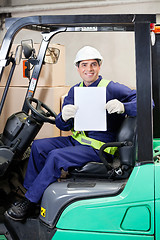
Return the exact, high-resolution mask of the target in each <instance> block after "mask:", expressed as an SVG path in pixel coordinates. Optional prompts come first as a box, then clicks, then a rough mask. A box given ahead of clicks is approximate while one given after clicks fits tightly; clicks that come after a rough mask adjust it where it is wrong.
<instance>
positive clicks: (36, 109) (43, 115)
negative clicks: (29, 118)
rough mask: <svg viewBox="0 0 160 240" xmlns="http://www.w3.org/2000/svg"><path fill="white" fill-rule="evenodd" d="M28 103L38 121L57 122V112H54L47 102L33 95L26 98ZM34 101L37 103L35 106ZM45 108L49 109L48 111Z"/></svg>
mask: <svg viewBox="0 0 160 240" xmlns="http://www.w3.org/2000/svg"><path fill="white" fill-rule="evenodd" d="M26 103H27V105H28V107H29V109H30V110H31V112H32V115H33V116H34V117H35V118H36V119H37V121H41V122H49V123H51V124H55V118H56V116H57V114H56V113H55V112H53V111H52V110H51V109H50V108H49V107H48V106H47V105H46V104H44V103H43V102H41V101H40V100H38V99H36V98H32V97H31V98H26ZM32 103H35V104H36V106H33V104H32ZM45 110H47V112H46V111H45Z"/></svg>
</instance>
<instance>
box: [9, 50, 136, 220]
mask: <svg viewBox="0 0 160 240" xmlns="http://www.w3.org/2000/svg"><path fill="white" fill-rule="evenodd" d="M102 61H103V58H102V56H101V54H100V53H99V51H98V50H97V49H95V48H93V47H91V46H85V47H83V48H81V49H80V50H79V51H78V53H77V55H76V58H75V65H76V67H77V70H78V73H79V74H80V77H81V78H82V80H83V81H82V82H81V83H78V84H76V85H75V86H73V87H72V88H71V89H70V91H69V93H68V95H67V96H66V97H65V99H64V103H63V107H62V112H61V113H59V115H58V116H57V117H56V126H57V127H58V128H59V129H61V130H64V131H68V130H71V129H73V128H74V117H75V114H76V111H77V106H75V105H74V87H78V86H80V87H101V86H103V87H106V104H105V106H104V107H105V108H106V110H107V111H106V114H107V131H87V132H85V133H81V132H74V131H73V135H72V136H68V137H54V138H47V139H38V140H35V141H34V142H33V144H32V148H31V154H30V158H29V162H28V167H27V171H26V176H25V179H24V187H25V188H26V189H27V191H26V194H25V197H24V198H23V199H22V200H20V201H18V202H16V204H13V205H12V206H11V208H10V209H8V210H7V211H6V213H5V214H6V215H7V216H8V217H10V218H12V219H14V220H17V221H18V220H23V219H25V218H26V217H27V216H29V215H30V214H32V211H33V209H34V207H35V205H36V204H37V203H39V201H40V200H41V197H42V195H43V192H44V191H45V189H46V188H47V187H48V185H49V184H51V183H53V182H55V181H57V180H58V179H59V178H60V176H61V170H62V169H63V170H64V171H67V170H68V168H70V167H81V166H83V165H85V164H86V163H88V162H93V161H95V162H101V160H100V158H99V155H98V152H99V148H100V145H102V144H103V143H106V142H113V141H115V140H116V133H117V131H118V129H119V127H120V125H121V123H122V121H123V119H124V118H125V116H126V115H128V116H136V113H137V106H136V91H135V90H131V89H130V88H128V87H127V86H125V85H123V84H119V83H114V82H113V81H108V80H105V79H103V78H102V76H101V75H99V72H100V68H101V64H102ZM84 142H85V144H84ZM114 151H115V149H114V148H113V149H112V148H111V149H109V150H108V153H107V156H108V159H110V160H111V159H112V158H113V156H114Z"/></svg>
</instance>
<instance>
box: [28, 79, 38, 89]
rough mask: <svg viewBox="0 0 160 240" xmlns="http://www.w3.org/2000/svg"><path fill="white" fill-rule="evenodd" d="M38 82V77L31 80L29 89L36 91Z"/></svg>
mask: <svg viewBox="0 0 160 240" xmlns="http://www.w3.org/2000/svg"><path fill="white" fill-rule="evenodd" d="M36 82H37V79H35V78H32V79H31V82H30V85H29V90H30V91H34V89H35V87H36Z"/></svg>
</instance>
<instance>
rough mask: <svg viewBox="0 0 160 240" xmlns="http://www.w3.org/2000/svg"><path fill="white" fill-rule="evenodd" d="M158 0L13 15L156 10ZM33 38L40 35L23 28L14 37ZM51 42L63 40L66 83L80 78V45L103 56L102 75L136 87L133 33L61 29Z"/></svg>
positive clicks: (148, 11)
mask: <svg viewBox="0 0 160 240" xmlns="http://www.w3.org/2000/svg"><path fill="white" fill-rule="evenodd" d="M158 12H160V2H159V1H158V2H157V1H151V3H134V4H133V3H132V4H131V3H129V4H124V1H123V4H121V5H113V6H105V7H104V6H103V7H97V8H81V9H78V8H77V9H67V10H56V11H54V10H51V11H47V12H46V11H41V12H36V13H33V12H30V13H29V12H26V13H24V12H22V13H13V14H12V16H13V17H23V16H29V15H43V14H45V15H46V14H47V15H52V14H54V15H55V14H59V15H60V14H125V13H158ZM2 35H3V34H1V36H2ZM30 37H32V38H33V39H34V42H36V43H39V42H40V36H39V35H38V36H37V35H36V34H34V33H33V32H31V31H28V30H23V31H22V32H21V33H19V34H18V35H17V37H16V39H15V42H16V43H17V42H19V41H20V40H21V39H22V38H26V39H27V38H30ZM52 42H54V43H59V44H63V45H65V47H66V84H67V85H73V84H75V83H77V82H79V81H80V78H79V76H78V73H77V70H76V68H75V67H74V66H73V61H74V57H75V54H76V52H77V51H78V49H79V48H81V47H82V46H84V45H92V46H94V47H96V48H97V49H98V50H99V51H100V52H101V54H102V55H103V57H104V62H103V65H102V68H101V74H102V75H103V77H104V78H106V79H111V80H113V81H118V82H121V83H124V84H126V85H128V86H129V87H131V88H135V87H136V80H135V79H136V75H135V57H134V54H135V53H134V35H133V33H126V32H125V33H122V32H115V33H62V34H59V35H56V36H55V37H54V39H52Z"/></svg>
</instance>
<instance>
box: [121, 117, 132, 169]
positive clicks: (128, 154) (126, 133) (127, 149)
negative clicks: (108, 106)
mask: <svg viewBox="0 0 160 240" xmlns="http://www.w3.org/2000/svg"><path fill="white" fill-rule="evenodd" d="M117 141H118V142H125V141H126V142H131V145H130V146H124V147H121V148H119V155H120V161H121V165H127V166H134V165H135V160H136V141H137V119H136V117H126V118H125V119H124V121H123V123H122V125H121V128H120V130H119V132H118V134H117Z"/></svg>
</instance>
